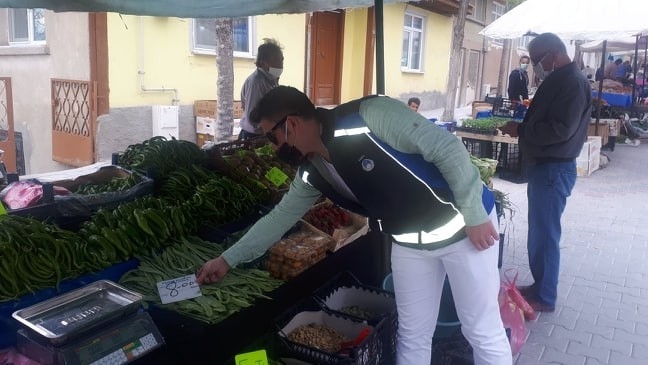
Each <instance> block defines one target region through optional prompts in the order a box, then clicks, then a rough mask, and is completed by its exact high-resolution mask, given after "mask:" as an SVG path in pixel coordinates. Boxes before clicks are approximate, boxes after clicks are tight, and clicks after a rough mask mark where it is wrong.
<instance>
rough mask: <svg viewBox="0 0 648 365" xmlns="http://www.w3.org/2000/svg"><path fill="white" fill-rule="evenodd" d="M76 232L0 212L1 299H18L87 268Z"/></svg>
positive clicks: (84, 254) (1, 300)
mask: <svg viewBox="0 0 648 365" xmlns="http://www.w3.org/2000/svg"><path fill="white" fill-rule="evenodd" d="M81 249H82V244H81V242H80V240H79V238H78V237H77V235H76V234H74V233H73V232H68V231H64V230H62V229H60V228H58V227H57V226H54V225H51V224H45V223H43V222H41V221H38V220H35V219H31V218H23V217H20V216H15V215H0V302H3V301H7V300H12V299H16V298H18V297H19V296H21V295H24V294H27V293H29V292H34V291H36V290H38V289H41V288H47V287H54V286H57V285H58V284H59V283H60V282H61V280H64V279H68V278H74V277H77V276H78V275H79V274H81V273H84V272H86V271H87V270H88V262H89V261H90V260H88V257H87V256H86V255H91V254H92V252H90V251H88V252H83V251H82V250H81Z"/></svg>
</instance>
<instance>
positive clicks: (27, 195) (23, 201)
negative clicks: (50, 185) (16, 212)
mask: <svg viewBox="0 0 648 365" xmlns="http://www.w3.org/2000/svg"><path fill="white" fill-rule="evenodd" d="M69 193H70V192H69V191H68V190H67V189H65V188H63V187H59V186H54V195H67V194H69ZM0 197H2V201H3V202H4V203H5V204H6V205H7V206H8V207H9V209H20V208H27V207H31V206H34V205H36V204H38V202H39V201H40V200H41V198H42V197H43V185H41V184H40V183H39V182H38V181H35V180H24V181H15V182H12V183H11V184H9V185H7V187H5V188H4V189H2V192H0Z"/></svg>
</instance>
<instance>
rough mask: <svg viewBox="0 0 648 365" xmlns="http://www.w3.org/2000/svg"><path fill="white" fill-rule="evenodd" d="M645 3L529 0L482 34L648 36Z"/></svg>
mask: <svg viewBox="0 0 648 365" xmlns="http://www.w3.org/2000/svg"><path fill="white" fill-rule="evenodd" d="M647 14H648V1H646V0H614V1H610V0H526V1H525V2H523V3H522V4H520V5H518V6H517V7H515V8H514V9H513V10H511V11H509V12H507V13H506V14H504V15H503V16H501V17H500V18H498V19H497V20H495V21H494V22H492V23H491V24H489V25H488V26H487V27H486V28H484V29H483V30H482V31H481V32H480V34H483V35H485V36H487V37H491V38H508V39H513V38H519V37H522V36H524V35H527V34H533V33H535V34H541V33H546V32H551V33H555V34H557V35H558V36H559V37H560V38H562V39H570V40H586V41H587V40H592V41H593V40H604V39H622V38H624V37H630V36H633V35H636V34H638V33H648V18H647V16H648V15H647Z"/></svg>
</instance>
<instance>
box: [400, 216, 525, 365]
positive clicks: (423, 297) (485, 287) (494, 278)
mask: <svg viewBox="0 0 648 365" xmlns="http://www.w3.org/2000/svg"><path fill="white" fill-rule="evenodd" d="M490 219H491V221H492V222H493V224H494V225H495V227H498V223H497V215H496V213H495V210H494V209H493V211H492V212H491V214H490ZM498 253H499V245H498V243H497V242H496V243H495V245H493V246H491V247H490V248H489V249H486V250H484V251H479V250H477V249H476V248H475V246H473V244H472V243H471V242H470V239H468V238H465V239H463V240H461V241H459V242H456V243H454V244H451V245H450V246H447V247H444V248H441V249H438V250H430V251H427V250H418V249H413V248H407V247H403V246H401V245H398V244H396V243H394V244H392V255H391V264H392V275H393V279H394V292H395V294H396V306H397V308H398V342H397V349H396V356H397V364H398V365H428V364H430V359H431V355H432V336H433V335H434V330H435V328H436V323H437V317H438V314H439V306H440V301H441V293H442V291H443V282H444V280H445V275H446V274H447V275H448V280H449V281H450V287H451V288H452V295H453V297H454V302H455V308H456V310H457V315H458V316H459V320H460V321H461V332H462V333H463V335H464V336H465V337H466V339H467V340H468V342H470V344H471V345H472V348H473V356H474V359H475V364H476V365H511V364H512V362H513V360H512V356H511V347H510V345H509V342H508V339H507V337H506V332H505V331H504V326H503V325H502V319H501V317H500V312H499V305H498V302H497V295H498V293H499V287H500V276H499V270H498V268H497V259H498Z"/></svg>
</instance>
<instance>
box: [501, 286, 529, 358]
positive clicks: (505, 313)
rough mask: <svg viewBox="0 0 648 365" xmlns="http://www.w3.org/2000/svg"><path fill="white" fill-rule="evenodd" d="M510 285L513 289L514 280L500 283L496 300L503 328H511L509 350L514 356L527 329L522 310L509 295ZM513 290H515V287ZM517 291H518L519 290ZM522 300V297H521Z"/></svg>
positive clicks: (510, 291) (525, 335)
mask: <svg viewBox="0 0 648 365" xmlns="http://www.w3.org/2000/svg"><path fill="white" fill-rule="evenodd" d="M516 277H517V275H516ZM511 285H512V286H513V289H515V280H513V281H509V280H507V281H506V282H503V283H502V285H501V286H500V292H499V297H498V300H499V305H500V316H501V317H502V323H503V324H504V328H510V329H511V352H512V353H513V355H514V356H515V355H517V354H518V353H519V352H520V350H521V349H522V346H523V345H524V343H525V342H526V338H527V335H528V333H529V330H528V329H527V327H526V322H525V320H524V311H523V310H522V308H521V307H520V306H519V305H518V303H516V301H515V298H514V297H513V296H512V295H511V293H512V290H509V289H510V286H511ZM515 291H517V289H515ZM517 292H518V293H519V291H517ZM520 297H521V296H520ZM522 300H524V298H522ZM525 303H526V301H525ZM527 305H528V303H527Z"/></svg>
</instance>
